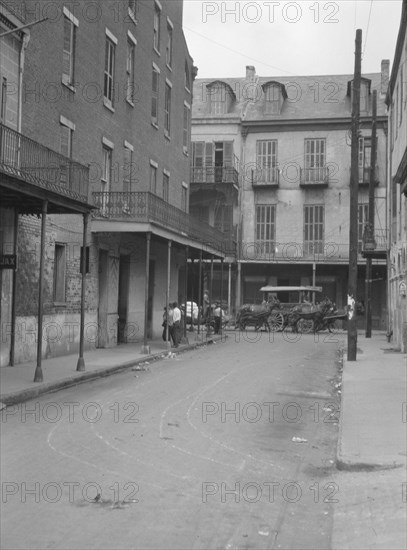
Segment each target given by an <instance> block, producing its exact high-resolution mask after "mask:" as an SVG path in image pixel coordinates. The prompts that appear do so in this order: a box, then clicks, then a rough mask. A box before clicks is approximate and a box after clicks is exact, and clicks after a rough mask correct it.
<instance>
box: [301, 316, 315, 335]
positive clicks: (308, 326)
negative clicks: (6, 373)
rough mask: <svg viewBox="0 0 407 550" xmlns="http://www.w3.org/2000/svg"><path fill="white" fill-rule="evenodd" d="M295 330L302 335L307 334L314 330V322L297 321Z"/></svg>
mask: <svg viewBox="0 0 407 550" xmlns="http://www.w3.org/2000/svg"><path fill="white" fill-rule="evenodd" d="M297 330H298V332H301V333H302V334H309V333H310V332H312V331H313V330H314V320H313V319H298V321H297Z"/></svg>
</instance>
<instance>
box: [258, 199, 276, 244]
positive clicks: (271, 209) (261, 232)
mask: <svg viewBox="0 0 407 550" xmlns="http://www.w3.org/2000/svg"><path fill="white" fill-rule="evenodd" d="M275 226H276V207H275V205H274V204H258V205H256V242H257V244H258V245H260V250H261V254H274V250H275V240H276V237H275Z"/></svg>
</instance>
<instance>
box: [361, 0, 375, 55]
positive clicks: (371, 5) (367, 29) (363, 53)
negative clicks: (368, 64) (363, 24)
mask: <svg viewBox="0 0 407 550" xmlns="http://www.w3.org/2000/svg"><path fill="white" fill-rule="evenodd" d="M372 7H373V0H370V8H369V17H368V19H367V28H366V38H365V43H364V45H363V52H362V56H363V55H365V48H366V42H367V35H368V34H369V25H370V15H371V13H372Z"/></svg>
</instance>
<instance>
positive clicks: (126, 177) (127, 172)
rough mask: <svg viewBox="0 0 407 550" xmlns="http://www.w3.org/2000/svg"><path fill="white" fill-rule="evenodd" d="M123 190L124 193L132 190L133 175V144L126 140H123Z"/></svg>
mask: <svg viewBox="0 0 407 550" xmlns="http://www.w3.org/2000/svg"><path fill="white" fill-rule="evenodd" d="M123 160H124V162H123V191H124V192H125V193H128V192H131V191H132V188H131V187H132V175H133V168H134V166H133V146H132V145H131V144H130V143H128V142H127V141H125V142H124V152H123Z"/></svg>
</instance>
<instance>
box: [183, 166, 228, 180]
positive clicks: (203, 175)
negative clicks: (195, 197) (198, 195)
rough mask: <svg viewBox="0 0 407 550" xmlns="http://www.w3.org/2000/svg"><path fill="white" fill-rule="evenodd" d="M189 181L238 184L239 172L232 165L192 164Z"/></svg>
mask: <svg viewBox="0 0 407 550" xmlns="http://www.w3.org/2000/svg"><path fill="white" fill-rule="evenodd" d="M191 183H233V184H235V185H238V184H239V172H238V171H237V170H236V168H234V167H233V166H193V167H192V169H191Z"/></svg>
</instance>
